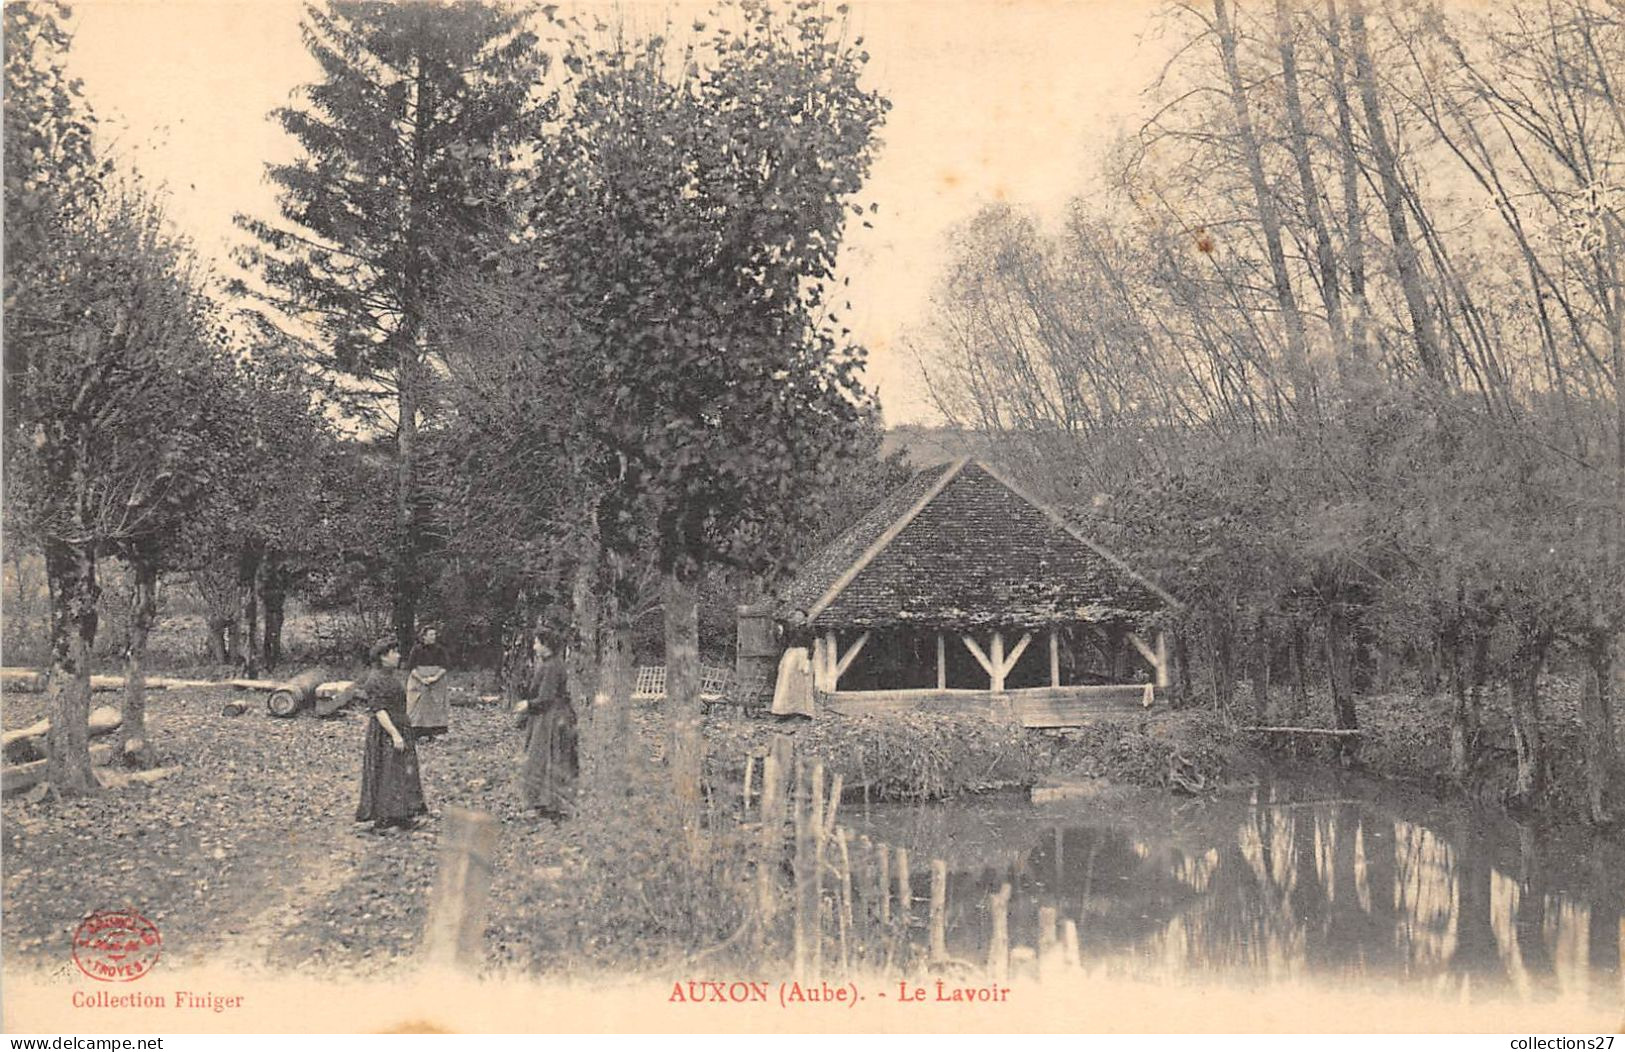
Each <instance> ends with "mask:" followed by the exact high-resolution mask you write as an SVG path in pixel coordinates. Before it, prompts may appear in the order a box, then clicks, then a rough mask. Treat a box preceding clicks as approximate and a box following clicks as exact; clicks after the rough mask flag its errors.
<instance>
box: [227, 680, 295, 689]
mask: <svg viewBox="0 0 1625 1052" xmlns="http://www.w3.org/2000/svg"><path fill="white" fill-rule="evenodd" d="M225 685H226V686H228V687H233V688H235V689H237V690H276V689H277V688H279V687H281V686H282V681H281V680H280V679H228V680H226V683H225Z"/></svg>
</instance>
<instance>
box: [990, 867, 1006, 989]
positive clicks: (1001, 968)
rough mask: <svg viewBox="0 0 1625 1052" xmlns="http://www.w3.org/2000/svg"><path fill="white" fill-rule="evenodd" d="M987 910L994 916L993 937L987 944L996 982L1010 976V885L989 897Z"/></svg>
mask: <svg viewBox="0 0 1625 1052" xmlns="http://www.w3.org/2000/svg"><path fill="white" fill-rule="evenodd" d="M987 911H988V913H989V914H990V915H991V916H992V918H993V937H992V938H991V939H989V940H988V944H987V967H988V970H989V971H991V972H992V973H993V980H994V982H1000V983H1002V982H1004V981H1005V980H1006V979H1008V978H1010V885H1008V884H1006V885H1004V886H1003V887H1001V888H999V890H998V891H996V892H993V893H992V894H990V895H988V897H987Z"/></svg>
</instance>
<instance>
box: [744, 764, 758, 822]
mask: <svg viewBox="0 0 1625 1052" xmlns="http://www.w3.org/2000/svg"><path fill="white" fill-rule="evenodd" d="M755 773H756V757H754V756H747V757H745V792H744V813H745V814H746V815H749V814H750V779H751V775H753V774H755Z"/></svg>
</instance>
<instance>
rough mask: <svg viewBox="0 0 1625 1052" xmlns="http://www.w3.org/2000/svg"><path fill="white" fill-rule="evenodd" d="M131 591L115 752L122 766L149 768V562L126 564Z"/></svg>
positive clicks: (152, 589)
mask: <svg viewBox="0 0 1625 1052" xmlns="http://www.w3.org/2000/svg"><path fill="white" fill-rule="evenodd" d="M130 568H131V570H133V571H134V573H135V587H134V590H133V591H132V592H131V594H130V649H129V650H128V651H127V652H126V653H125V655H124V714H123V715H124V723H123V725H122V726H121V727H120V728H119V751H120V754H121V756H122V757H123V761H124V763H125V764H127V765H129V766H132V767H151V766H152V750H151V748H150V747H149V746H148V744H147V679H146V672H145V670H144V669H143V667H142V666H143V664H144V663H145V661H146V657H147V638H148V636H149V635H150V634H151V633H152V626H153V622H155V621H156V620H157V615H158V564H157V561H156V560H154V559H151V558H142V557H136V558H132V559H131V560H130Z"/></svg>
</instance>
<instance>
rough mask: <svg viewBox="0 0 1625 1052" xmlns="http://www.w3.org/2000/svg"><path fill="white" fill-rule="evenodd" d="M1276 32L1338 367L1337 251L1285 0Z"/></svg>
mask: <svg viewBox="0 0 1625 1052" xmlns="http://www.w3.org/2000/svg"><path fill="white" fill-rule="evenodd" d="M1275 32H1276V36H1277V37H1278V38H1279V48H1280V52H1281V88H1282V92H1283V94H1284V95H1285V98H1286V114H1287V127H1288V128H1289V129H1290V131H1291V135H1290V137H1289V138H1288V143H1289V145H1290V148H1291V152H1292V160H1293V163H1294V164H1295V165H1296V167H1297V169H1298V185H1299V188H1300V190H1301V191H1302V193H1303V204H1304V213H1305V215H1306V217H1307V218H1308V220H1309V225H1310V226H1311V227H1312V228H1314V231H1315V259H1316V262H1317V263H1318V265H1319V269H1320V298H1321V302H1322V303H1324V304H1325V306H1326V325H1327V327H1328V328H1329V329H1330V330H1331V336H1332V347H1333V348H1334V349H1335V350H1336V351H1337V360H1338V365H1339V367H1341V366H1342V364H1343V362H1344V359H1346V358H1347V356H1348V343H1349V341H1348V329H1347V326H1346V325H1345V324H1344V321H1343V293H1342V289H1341V288H1340V287H1339V286H1338V275H1337V252H1336V250H1335V249H1334V248H1333V247H1332V232H1331V228H1330V226H1329V225H1328V224H1327V222H1326V216H1325V213H1324V212H1322V211H1321V207H1320V185H1319V183H1318V181H1317V180H1316V179H1315V169H1314V164H1313V163H1312V161H1311V160H1310V154H1309V129H1308V125H1307V123H1306V122H1305V121H1304V116H1303V99H1302V95H1301V93H1300V91H1299V87H1298V56H1297V40H1296V31H1295V30H1294V28H1293V22H1292V12H1291V9H1290V8H1289V7H1288V5H1287V2H1286V0H1275Z"/></svg>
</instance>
